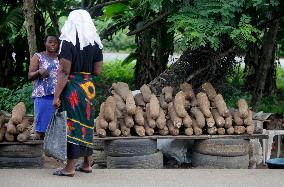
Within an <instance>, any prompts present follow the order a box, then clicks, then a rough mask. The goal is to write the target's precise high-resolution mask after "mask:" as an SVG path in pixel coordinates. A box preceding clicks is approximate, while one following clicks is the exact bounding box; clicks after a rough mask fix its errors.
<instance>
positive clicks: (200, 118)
mask: <svg viewBox="0 0 284 187" xmlns="http://www.w3.org/2000/svg"><path fill="white" fill-rule="evenodd" d="M190 113H191V115H192V116H193V117H194V118H195V120H196V123H197V126H198V127H199V128H201V129H202V128H203V127H204V126H205V118H204V115H203V113H202V112H201V111H200V110H199V108H197V107H193V108H191V110H190Z"/></svg>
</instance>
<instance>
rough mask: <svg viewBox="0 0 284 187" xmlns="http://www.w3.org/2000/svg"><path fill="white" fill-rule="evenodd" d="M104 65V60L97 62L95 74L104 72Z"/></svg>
mask: <svg viewBox="0 0 284 187" xmlns="http://www.w3.org/2000/svg"><path fill="white" fill-rule="evenodd" d="M102 65H103V61H99V62H96V63H95V71H94V74H95V75H96V76H98V75H100V74H101V72H102Z"/></svg>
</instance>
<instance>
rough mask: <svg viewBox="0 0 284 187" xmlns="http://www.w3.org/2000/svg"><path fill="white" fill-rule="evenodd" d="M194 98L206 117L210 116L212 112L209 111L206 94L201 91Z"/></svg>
mask: <svg viewBox="0 0 284 187" xmlns="http://www.w3.org/2000/svg"><path fill="white" fill-rule="evenodd" d="M196 99H197V103H198V106H199V108H200V110H201V112H202V113H203V114H204V116H205V117H206V118H210V117H212V114H211V112H210V102H209V100H208V97H207V95H206V94H205V93H203V92H199V93H198V94H197V95H196Z"/></svg>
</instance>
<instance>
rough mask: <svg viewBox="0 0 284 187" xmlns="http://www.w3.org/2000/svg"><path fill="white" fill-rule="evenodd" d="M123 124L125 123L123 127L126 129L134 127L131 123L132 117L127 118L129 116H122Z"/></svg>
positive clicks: (132, 122)
mask: <svg viewBox="0 0 284 187" xmlns="http://www.w3.org/2000/svg"><path fill="white" fill-rule="evenodd" d="M124 122H125V126H126V127H127V128H131V127H133V126H134V121H133V118H132V116H129V115H127V114H126V115H124Z"/></svg>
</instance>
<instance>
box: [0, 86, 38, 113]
mask: <svg viewBox="0 0 284 187" xmlns="http://www.w3.org/2000/svg"><path fill="white" fill-rule="evenodd" d="M31 95H32V85H31V84H25V85H23V86H22V87H19V88H16V89H14V90H9V89H7V88H0V109H1V110H5V111H8V112H11V111H12V109H13V107H14V106H15V105H16V104H17V103H19V102H21V101H22V102H24V103H25V105H26V109H27V113H29V114H33V112H34V107H33V100H32V98H31Z"/></svg>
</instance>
